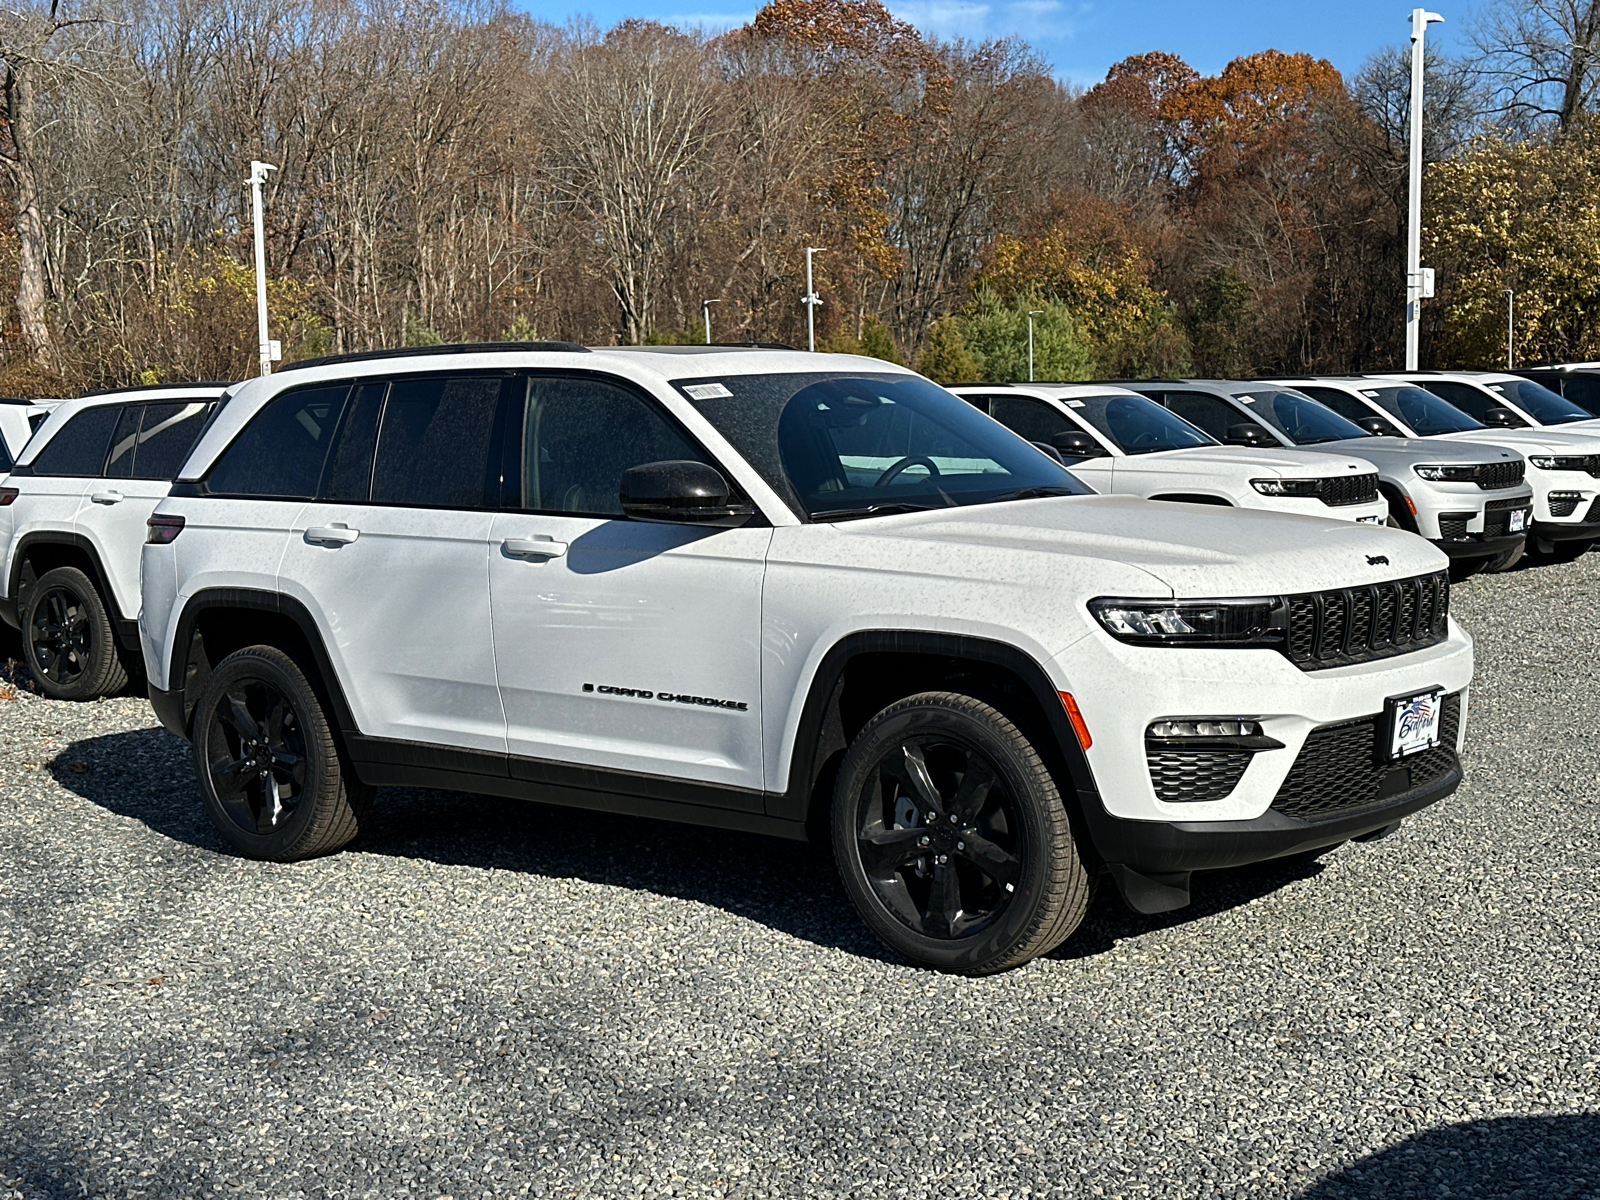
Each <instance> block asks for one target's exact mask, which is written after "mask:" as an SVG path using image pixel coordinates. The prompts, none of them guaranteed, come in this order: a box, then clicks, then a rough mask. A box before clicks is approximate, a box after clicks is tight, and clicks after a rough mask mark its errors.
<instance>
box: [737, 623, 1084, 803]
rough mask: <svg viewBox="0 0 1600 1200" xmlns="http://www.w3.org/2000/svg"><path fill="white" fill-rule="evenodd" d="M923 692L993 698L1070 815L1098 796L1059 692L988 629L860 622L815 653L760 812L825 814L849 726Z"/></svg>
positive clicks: (850, 731)
mask: <svg viewBox="0 0 1600 1200" xmlns="http://www.w3.org/2000/svg"><path fill="white" fill-rule="evenodd" d="M925 691H959V692H964V693H965V694H968V695H973V696H976V697H977V698H979V699H983V700H986V701H988V702H989V703H992V704H994V705H995V707H997V708H999V709H1000V710H1001V711H1002V712H1004V713H1005V714H1006V716H1007V717H1009V718H1010V719H1011V720H1012V721H1014V722H1016V723H1017V724H1018V725H1019V726H1020V727H1021V728H1022V729H1023V732H1024V733H1025V734H1027V735H1028V736H1029V739H1030V740H1031V741H1033V742H1034V743H1035V748H1036V749H1037V750H1038V751H1039V753H1040V755H1041V756H1042V757H1044V759H1045V761H1046V763H1047V765H1048V766H1049V767H1050V769H1051V771H1052V773H1053V774H1054V775H1055V777H1056V778H1057V780H1059V781H1060V782H1061V784H1062V792H1063V796H1062V799H1063V800H1064V801H1066V802H1067V807H1068V809H1069V811H1074V813H1075V817H1074V819H1075V820H1076V819H1077V816H1078V814H1080V813H1081V811H1082V810H1083V809H1084V808H1085V807H1086V806H1089V805H1096V806H1098V805H1099V803H1100V793H1099V790H1098V789H1097V788H1096V786H1095V782H1094V776H1093V774H1092V773H1091V771H1090V769H1089V763H1088V759H1087V758H1086V757H1085V755H1084V753H1083V749H1082V748H1081V747H1080V746H1079V745H1078V740H1077V736H1076V734H1074V732H1073V729H1072V724H1071V722H1070V720H1069V719H1068V717H1067V714H1066V710H1065V709H1064V708H1063V707H1062V702H1061V697H1060V693H1059V692H1058V691H1057V690H1056V688H1055V686H1054V684H1053V683H1052V682H1051V680H1050V677H1049V675H1048V674H1047V673H1046V672H1045V670H1044V668H1043V667H1042V666H1041V665H1040V664H1039V663H1038V662H1037V661H1036V660H1035V659H1034V658H1033V657H1032V656H1031V655H1029V654H1027V653H1026V652H1025V651H1023V650H1020V649H1018V648H1017V647H1015V646H1012V645H1009V644H1007V643H1005V642H999V641H994V640H992V639H989V638H979V637H971V636H967V635H962V634H947V633H931V632H908V631H894V630H870V631H864V632H858V633H853V634H849V635H848V636H846V637H844V638H843V639H841V640H840V641H839V642H837V643H836V644H835V645H834V646H833V647H831V648H830V649H829V650H828V652H827V653H826V654H825V655H823V658H822V661H821V663H820V664H819V665H818V667H817V670H816V671H815V673H814V674H813V676H812V679H811V685H810V687H809V688H808V689H807V692H806V698H805V702H804V704H803V706H802V708H801V712H800V718H799V723H798V725H797V727H796V731H795V737H794V743H793V751H792V754H791V756H790V761H789V775H788V781H787V787H786V788H785V790H784V792H783V793H781V795H780V796H777V797H774V800H775V801H776V805H775V808H776V811H775V810H774V808H769V809H768V815H769V816H780V817H784V818H786V819H788V820H793V821H806V822H807V823H808V824H809V825H811V826H812V828H813V829H815V828H816V826H817V823H818V822H819V821H824V820H826V815H827V812H828V807H829V805H830V803H831V800H832V791H833V780H834V778H835V777H836V776H837V773H838V766H839V762H840V760H842V759H843V757H844V752H845V750H846V749H847V748H848V747H849V745H850V742H851V741H852V740H853V739H854V737H855V735H856V733H857V732H859V731H860V729H861V727H862V726H863V725H865V724H866V723H867V721H868V720H870V719H871V718H872V717H873V716H874V715H875V714H876V713H878V712H879V711H881V710H882V709H883V708H885V707H887V706H888V705H889V704H892V703H893V702H894V701H896V700H899V699H903V698H904V697H906V696H910V695H915V694H916V693H918V692H925Z"/></svg>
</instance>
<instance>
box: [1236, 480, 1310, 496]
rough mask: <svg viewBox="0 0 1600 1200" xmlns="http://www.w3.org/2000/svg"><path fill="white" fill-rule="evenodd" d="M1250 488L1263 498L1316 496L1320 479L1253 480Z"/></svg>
mask: <svg viewBox="0 0 1600 1200" xmlns="http://www.w3.org/2000/svg"><path fill="white" fill-rule="evenodd" d="M1250 486H1251V487H1253V488H1255V490H1256V491H1258V492H1260V493H1261V494H1262V495H1263V496H1313V497H1314V496H1316V494H1317V492H1318V489H1319V488H1321V486H1322V480H1320V479H1252V480H1251V481H1250Z"/></svg>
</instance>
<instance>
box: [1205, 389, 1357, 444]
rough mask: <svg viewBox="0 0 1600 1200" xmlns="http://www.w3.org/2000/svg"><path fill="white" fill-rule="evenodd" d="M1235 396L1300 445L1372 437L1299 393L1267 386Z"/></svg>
mask: <svg viewBox="0 0 1600 1200" xmlns="http://www.w3.org/2000/svg"><path fill="white" fill-rule="evenodd" d="M1234 395H1235V396H1237V397H1238V398H1239V399H1240V400H1241V401H1243V402H1244V403H1245V404H1248V405H1249V406H1250V411H1251V412H1253V413H1255V415H1256V416H1258V417H1260V418H1261V419H1262V420H1263V421H1265V422H1266V423H1267V424H1268V425H1271V426H1272V427H1273V428H1274V429H1276V430H1277V431H1278V432H1279V433H1281V434H1283V436H1284V437H1286V438H1288V439H1289V440H1290V441H1291V442H1293V443H1294V444H1295V445H1296V446H1315V445H1316V444H1317V443H1318V442H1342V441H1345V440H1346V439H1347V438H1364V437H1371V436H1372V435H1371V434H1370V433H1368V432H1367V431H1366V430H1365V429H1363V428H1361V426H1359V425H1357V424H1356V423H1355V422H1354V421H1347V420H1345V419H1344V418H1343V417H1341V416H1340V415H1339V414H1338V413H1336V412H1334V411H1333V409H1331V408H1326V407H1324V406H1323V405H1321V404H1318V403H1317V402H1316V401H1315V400H1313V399H1312V398H1311V397H1310V396H1303V395H1301V394H1300V393H1299V392H1290V391H1285V390H1283V389H1282V388H1264V389H1262V390H1261V391H1253V392H1235V393H1234Z"/></svg>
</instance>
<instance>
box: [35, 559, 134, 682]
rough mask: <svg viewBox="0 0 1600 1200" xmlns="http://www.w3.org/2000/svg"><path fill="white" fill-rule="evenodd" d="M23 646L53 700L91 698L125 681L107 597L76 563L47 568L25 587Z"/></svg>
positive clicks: (126, 675) (36, 676)
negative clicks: (103, 598) (104, 596)
mask: <svg viewBox="0 0 1600 1200" xmlns="http://www.w3.org/2000/svg"><path fill="white" fill-rule="evenodd" d="M22 652H23V656H24V657H25V658H26V659H27V660H28V672H29V674H31V675H32V676H33V679H34V682H35V683H37V684H38V685H39V689H40V690H41V691H42V692H44V694H45V695H46V696H49V697H50V698H51V699H53V700H92V699H94V698H95V697H96V696H108V695H110V694H112V693H113V692H118V691H121V690H122V689H123V688H125V687H127V685H128V673H127V671H126V670H125V669H124V668H123V665H122V659H121V658H120V657H119V655H118V653H117V635H116V633H115V631H114V630H113V629H112V628H111V616H110V614H109V612H108V611H107V609H106V604H105V601H104V600H102V599H101V598H100V593H99V591H98V590H97V589H96V588H95V586H94V581H93V580H92V579H90V578H89V577H88V576H87V575H85V574H84V573H83V572H82V571H80V570H78V568H76V567H56V568H55V569H54V570H52V571H46V572H45V573H44V574H43V575H41V576H40V577H39V579H38V581H37V582H35V583H34V585H33V586H32V587H31V588H29V589H28V599H27V603H26V604H25V605H24V606H23V612H22Z"/></svg>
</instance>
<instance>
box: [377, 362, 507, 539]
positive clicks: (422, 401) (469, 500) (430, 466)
mask: <svg viewBox="0 0 1600 1200" xmlns="http://www.w3.org/2000/svg"><path fill="white" fill-rule="evenodd" d="M505 383H506V380H505V378H504V377H503V376H483V375H476V376H474V375H464V376H455V377H446V378H443V379H399V380H396V381H395V382H394V383H392V384H391V385H390V387H389V400H388V403H387V404H385V405H384V408H383V422H382V427H381V429H380V431H379V433H378V452H377V455H376V457H375V459H374V461H373V465H372V500H373V503H375V504H404V505H408V506H411V507H416V508H481V507H485V506H491V507H497V506H498V505H499V500H500V496H499V486H498V484H499V474H498V469H499V455H498V454H496V453H493V452H492V451H493V447H494V428H495V416H496V414H497V413H498V411H499V408H500V391H501V388H502V387H504V385H505ZM491 458H492V459H493V460H494V466H495V471H494V472H493V473H492V474H493V475H494V478H493V480H491V479H490V475H491V471H490V469H489V468H490V460H491ZM491 485H492V486H491ZM491 491H492V492H493V495H492V496H491V495H490V492H491Z"/></svg>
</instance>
